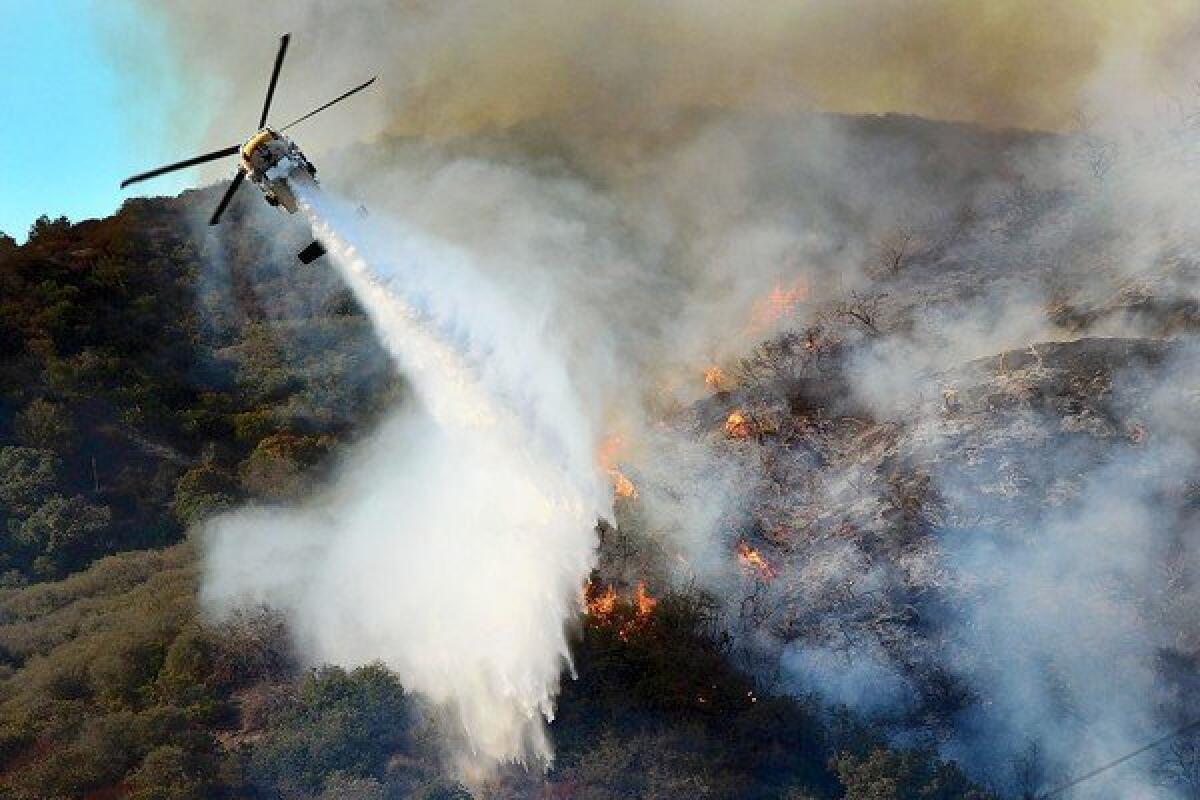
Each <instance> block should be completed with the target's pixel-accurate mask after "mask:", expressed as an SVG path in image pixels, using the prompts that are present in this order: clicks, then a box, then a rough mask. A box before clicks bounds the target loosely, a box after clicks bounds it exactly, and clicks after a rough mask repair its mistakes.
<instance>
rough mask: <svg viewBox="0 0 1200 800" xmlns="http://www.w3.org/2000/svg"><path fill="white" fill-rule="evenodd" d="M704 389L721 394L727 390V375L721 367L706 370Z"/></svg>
mask: <svg viewBox="0 0 1200 800" xmlns="http://www.w3.org/2000/svg"><path fill="white" fill-rule="evenodd" d="M704 387H705V388H706V389H708V390H710V391H713V392H719V391H721V390H722V389H724V388H725V373H724V372H722V371H721V368H720V367H717V366H712V367H709V368H708V369H706V370H704Z"/></svg>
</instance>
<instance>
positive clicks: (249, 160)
mask: <svg viewBox="0 0 1200 800" xmlns="http://www.w3.org/2000/svg"><path fill="white" fill-rule="evenodd" d="M289 41H291V34H290V33H285V34H284V35H283V36H282V37H281V38H280V40H279V52H277V53H276V54H275V68H274V69H273V70H272V71H271V82H270V83H269V84H268V85H267V98H266V100H265V101H264V102H263V109H262V115H261V117H260V118H259V121H258V130H257V131H256V132H255V134H254V135H253V136H251V137H250V138H249V139H247V140H246V141H245V142H244V143H243V144H240V145H238V144H235V145H231V146H229V147H224V148H222V149H220V150H214V151H213V152H211V153H205V154H204V155H200V156H195V157H193V158H188V159H185V160H183V161H177V162H175V163H174V164H167V165H166V166H163V167H158V168H156V169H152V170H149V171H147V172H141V173H138V174H137V175H133V176H131V177H129V178H126V179H125V180H123V181H121V188H122V189H124V188H125V187H127V186H129V185H130V184H133V183H137V182H139V181H144V180H147V179H149V178H156V177H158V176H159V175H164V174H166V173H168V172H174V171H175V170H179V169H186V168H188V167H194V166H196V165H197V164H204V163H206V162H209V161H215V160H217V159H219V158H228V157H229V156H233V155H237V156H239V163H238V168H237V172H236V173H234V176H233V180H232V181H231V182H230V184H229V188H227V189H226V190H225V194H224V195H223V196H222V197H221V202H220V203H219V204H218V205H217V208H216V210H215V211H213V214H212V217H210V218H209V220H208V224H209V225H216V224H217V223H218V222H220V221H221V214H223V213H224V212H225V208H226V207H227V206H228V205H229V202H230V201H231V200H232V199H233V196H234V195H235V194H236V193H237V190H238V188H239V187H240V186H241V185H242V181H244V180H245V179H246V178H247V177H249V178H250V181H251V182H252V183H253V184H254V185H256V186H257V187H258V188H259V189H260V190H261V191H262V193H263V197H264V198H265V199H266V201H267V203H268V204H270V205H272V206H276V207H279V208H283V209H284V210H286V211H287V212H288V213H289V214H294V213H296V211H297V210H298V209H299V204H298V202H297V199H296V190H295V187H296V186H298V185H300V184H302V183H308V184H310V185H314V186H315V185H317V168H316V167H314V166H313V164H312V162H311V161H309V160H308V158H306V157H305V155H304V153H302V152H301V151H300V148H299V147H298V146H297V145H296V143H295V142H293V141H292V140H291V139H289V138H288V137H286V136H284V135H283V132H284V131H286V130H287V129H289V128H291V127H292V126H294V125H297V124H299V123H301V122H303V121H304V120H306V119H308V118H309V117H312V116H315V115H316V114H319V113H320V112H322V111H324V110H325V109H327V108H329V107H330V106H332V105H334V104H336V103H340V102H341V101H343V100H345V99H346V98H347V97H350V96H351V95H353V94H357V93H358V92H361V91H362V90H363V89H366V88H367V87H368V86H370V85H371V84H372V83H374V82H375V80H376V78H375V77H372V78H371V79H370V80H369V81H366V82H365V83H361V84H359V85H358V86H355V87H354V88H353V89H351V90H349V91H348V92H345V93H343V94H341V95H339V96H337V97H335V98H334V99H332V100H330V101H329V102H328V103H326V104H325V105H323V106H320V107H319V108H315V109H313V110H312V111H310V112H308V113H307V114H305V115H304V116H302V117H298V118H297V119H294V120H292V121H291V122H289V123H288V124H287V125H284V126H283V127H281V128H278V129H275V128H271V127H268V126H267V115H268V114H269V113H270V111H271V99H272V98H273V97H274V95H275V84H276V83H278V81H279V71H280V70H281V69H282V68H283V59H284V56H286V55H287V49H288V42H289ZM324 254H325V248H324V247H323V246H322V245H321V243H320V242H318V241H315V240H314V241H313V243H312V244H310V245H308V247H305V248H304V249H303V250H301V251H300V252H299V253H298V254H297V258H299V259H300V261H302V262H303V263H305V264H309V263H311V262H313V261H315V260H316V259H318V258H320V257H321V256H322V255H324Z"/></svg>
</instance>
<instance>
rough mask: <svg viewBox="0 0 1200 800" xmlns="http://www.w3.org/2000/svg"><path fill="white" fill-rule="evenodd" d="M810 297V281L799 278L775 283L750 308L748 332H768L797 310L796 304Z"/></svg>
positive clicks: (752, 333)
mask: <svg viewBox="0 0 1200 800" xmlns="http://www.w3.org/2000/svg"><path fill="white" fill-rule="evenodd" d="M807 299H808V282H807V281H805V280H804V279H803V278H797V279H796V280H794V281H791V282H790V283H786V284H785V283H783V282H782V281H780V282H779V283H777V284H775V288H773V289H772V290H771V293H770V294H768V295H767V296H766V297H764V298H763V299H761V300H759V301H758V302H756V303H755V304H754V307H753V308H752V309H751V310H750V323H749V324H748V325H747V326H746V333H747V334H750V335H755V334H761V333H766V332H767V331H768V330H770V329H771V328H772V327H774V326H775V324H776V323H778V322H779V321H780V320H781V319H783V318H784V317H785V316H787V315H789V314H791V313H792V312H793V311H795V310H796V306H797V305H798V304H799V303H801V302H803V301H804V300H807Z"/></svg>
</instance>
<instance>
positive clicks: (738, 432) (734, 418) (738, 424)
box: [725, 409, 754, 439]
mask: <svg viewBox="0 0 1200 800" xmlns="http://www.w3.org/2000/svg"><path fill="white" fill-rule="evenodd" d="M753 434H754V423H753V422H751V421H750V418H749V417H748V416H746V414H745V412H743V411H742V410H740V409H737V410H734V411H732V412H730V414H729V416H728V417H726V418H725V435H726V436H729V437H731V438H733V439H745V438H746V437H747V436H751V435H753Z"/></svg>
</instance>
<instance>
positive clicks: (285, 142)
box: [240, 128, 317, 214]
mask: <svg viewBox="0 0 1200 800" xmlns="http://www.w3.org/2000/svg"><path fill="white" fill-rule="evenodd" d="M240 155H241V165H242V169H243V170H244V171H245V172H246V177H248V178H249V179H250V180H251V181H253V182H254V184H255V185H256V186H257V187H258V188H259V189H260V190H261V191H262V193H263V196H264V197H265V198H266V200H267V202H268V203H270V204H271V205H273V206H280V207H282V208H284V209H286V210H287V212H288V213H289V214H294V213H296V211H297V210H298V208H299V206H298V204H297V200H296V191H295V185H296V184H297V183H299V182H302V181H307V182H308V183H310V184H316V183H317V168H316V167H314V166H313V165H312V162H310V161H309V160H308V159H307V158H305V156H304V153H302V152H301V151H300V148H299V147H297V146H296V143H295V142H293V141H292V140H291V139H289V138H287V137H286V136H284V135H283V134H281V133H278V132H276V131H274V130H272V129H270V128H263V129H262V130H260V131H259V132H258V133H256V134H254V135H253V136H251V137H250V138H249V139H247V140H246V143H245V144H243V145H242V148H241V152H240Z"/></svg>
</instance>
